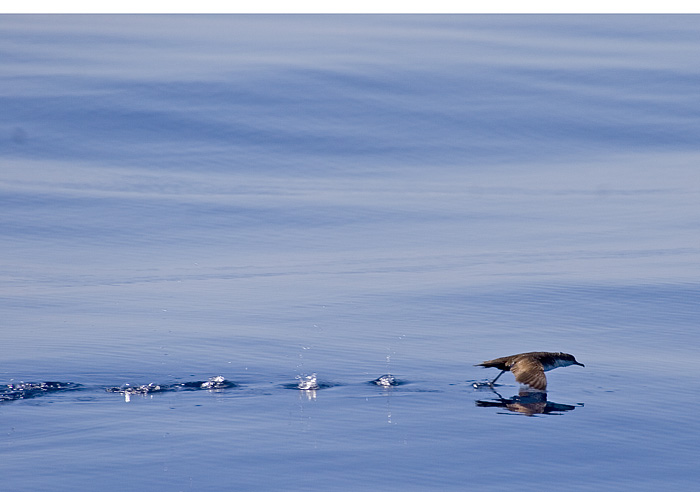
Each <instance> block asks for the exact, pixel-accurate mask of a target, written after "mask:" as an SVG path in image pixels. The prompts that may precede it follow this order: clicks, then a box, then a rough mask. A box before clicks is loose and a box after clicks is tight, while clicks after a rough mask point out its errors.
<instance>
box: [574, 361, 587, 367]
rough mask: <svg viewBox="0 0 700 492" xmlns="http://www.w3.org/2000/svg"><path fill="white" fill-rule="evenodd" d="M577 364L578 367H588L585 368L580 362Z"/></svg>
mask: <svg viewBox="0 0 700 492" xmlns="http://www.w3.org/2000/svg"><path fill="white" fill-rule="evenodd" d="M575 364H576V365H577V366H581V367H586V366H584V365H583V364H581V363H580V362H575Z"/></svg>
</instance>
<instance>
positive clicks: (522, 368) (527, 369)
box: [510, 357, 547, 391]
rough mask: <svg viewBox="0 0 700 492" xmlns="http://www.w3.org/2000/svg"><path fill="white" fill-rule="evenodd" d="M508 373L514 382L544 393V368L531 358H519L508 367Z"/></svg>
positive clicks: (545, 382)
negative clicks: (511, 374) (513, 377)
mask: <svg viewBox="0 0 700 492" xmlns="http://www.w3.org/2000/svg"><path fill="white" fill-rule="evenodd" d="M510 372H512V373H513V376H515V380H516V381H517V382H519V383H521V384H527V385H528V386H529V387H530V388H533V389H536V390H540V391H545V390H546V389H547V376H545V375H544V367H542V364H541V363H540V361H538V360H537V359H535V358H533V357H521V358H519V359H518V360H517V361H515V363H514V364H513V365H512V366H510Z"/></svg>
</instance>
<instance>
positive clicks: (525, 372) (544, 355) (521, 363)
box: [475, 352, 586, 391]
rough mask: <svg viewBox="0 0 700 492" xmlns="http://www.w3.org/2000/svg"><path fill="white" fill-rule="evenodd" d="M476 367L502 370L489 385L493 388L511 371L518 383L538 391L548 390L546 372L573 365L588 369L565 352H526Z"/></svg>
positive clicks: (485, 362)
mask: <svg viewBox="0 0 700 492" xmlns="http://www.w3.org/2000/svg"><path fill="white" fill-rule="evenodd" d="M475 365H476V366H483V367H495V368H496V369H500V370H501V373H500V374H499V375H498V376H496V379H494V380H493V381H491V382H490V383H489V386H493V384H494V383H495V382H496V380H497V379H498V378H500V377H501V375H502V374H503V373H504V372H507V371H510V372H512V373H513V376H515V380H516V381H517V382H518V383H521V384H526V385H528V386H529V387H530V388H532V389H535V390H538V391H546V390H547V376H545V375H544V373H545V372H546V371H551V370H552V369H556V368H557V367H566V366H573V365H576V366H581V367H586V366H584V365H583V364H581V363H580V362H578V361H577V360H576V358H575V357H574V356H573V355H571V354H565V353H563V352H525V353H522V354H516V355H509V356H506V357H499V358H498V359H493V360H487V361H484V362H482V363H481V364H475Z"/></svg>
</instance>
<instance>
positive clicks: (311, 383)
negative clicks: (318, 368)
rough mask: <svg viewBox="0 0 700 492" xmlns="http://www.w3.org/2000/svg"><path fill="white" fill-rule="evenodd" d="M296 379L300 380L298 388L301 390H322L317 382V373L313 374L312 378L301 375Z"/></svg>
mask: <svg viewBox="0 0 700 492" xmlns="http://www.w3.org/2000/svg"><path fill="white" fill-rule="evenodd" d="M296 378H297V379H298V380H299V384H297V388H299V389H300V390H317V389H320V386H319V385H318V382H317V381H316V373H313V374H311V375H310V376H302V375H299V376H297V377H296Z"/></svg>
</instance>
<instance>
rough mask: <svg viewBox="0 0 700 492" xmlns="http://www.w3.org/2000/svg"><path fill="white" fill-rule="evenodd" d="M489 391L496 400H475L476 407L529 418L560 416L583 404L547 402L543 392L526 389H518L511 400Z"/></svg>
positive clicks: (545, 394)
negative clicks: (501, 410) (494, 395)
mask: <svg viewBox="0 0 700 492" xmlns="http://www.w3.org/2000/svg"><path fill="white" fill-rule="evenodd" d="M490 389H491V391H493V392H494V393H495V394H496V396H498V398H494V399H492V400H477V401H476V406H477V407H501V408H505V409H507V410H510V411H511V412H515V413H522V414H524V415H527V416H528V417H531V416H533V415H536V414H549V415H561V414H562V413H563V412H568V411H571V410H573V409H575V408H576V407H577V406H580V407H582V406H583V403H579V404H578V405H567V404H564V403H555V402H552V401H548V400H547V393H545V392H543V391H534V390H531V389H528V388H520V392H519V393H518V394H517V395H515V396H512V397H511V398H503V396H501V395H500V393H498V392H497V391H496V390H495V389H493V388H490Z"/></svg>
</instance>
